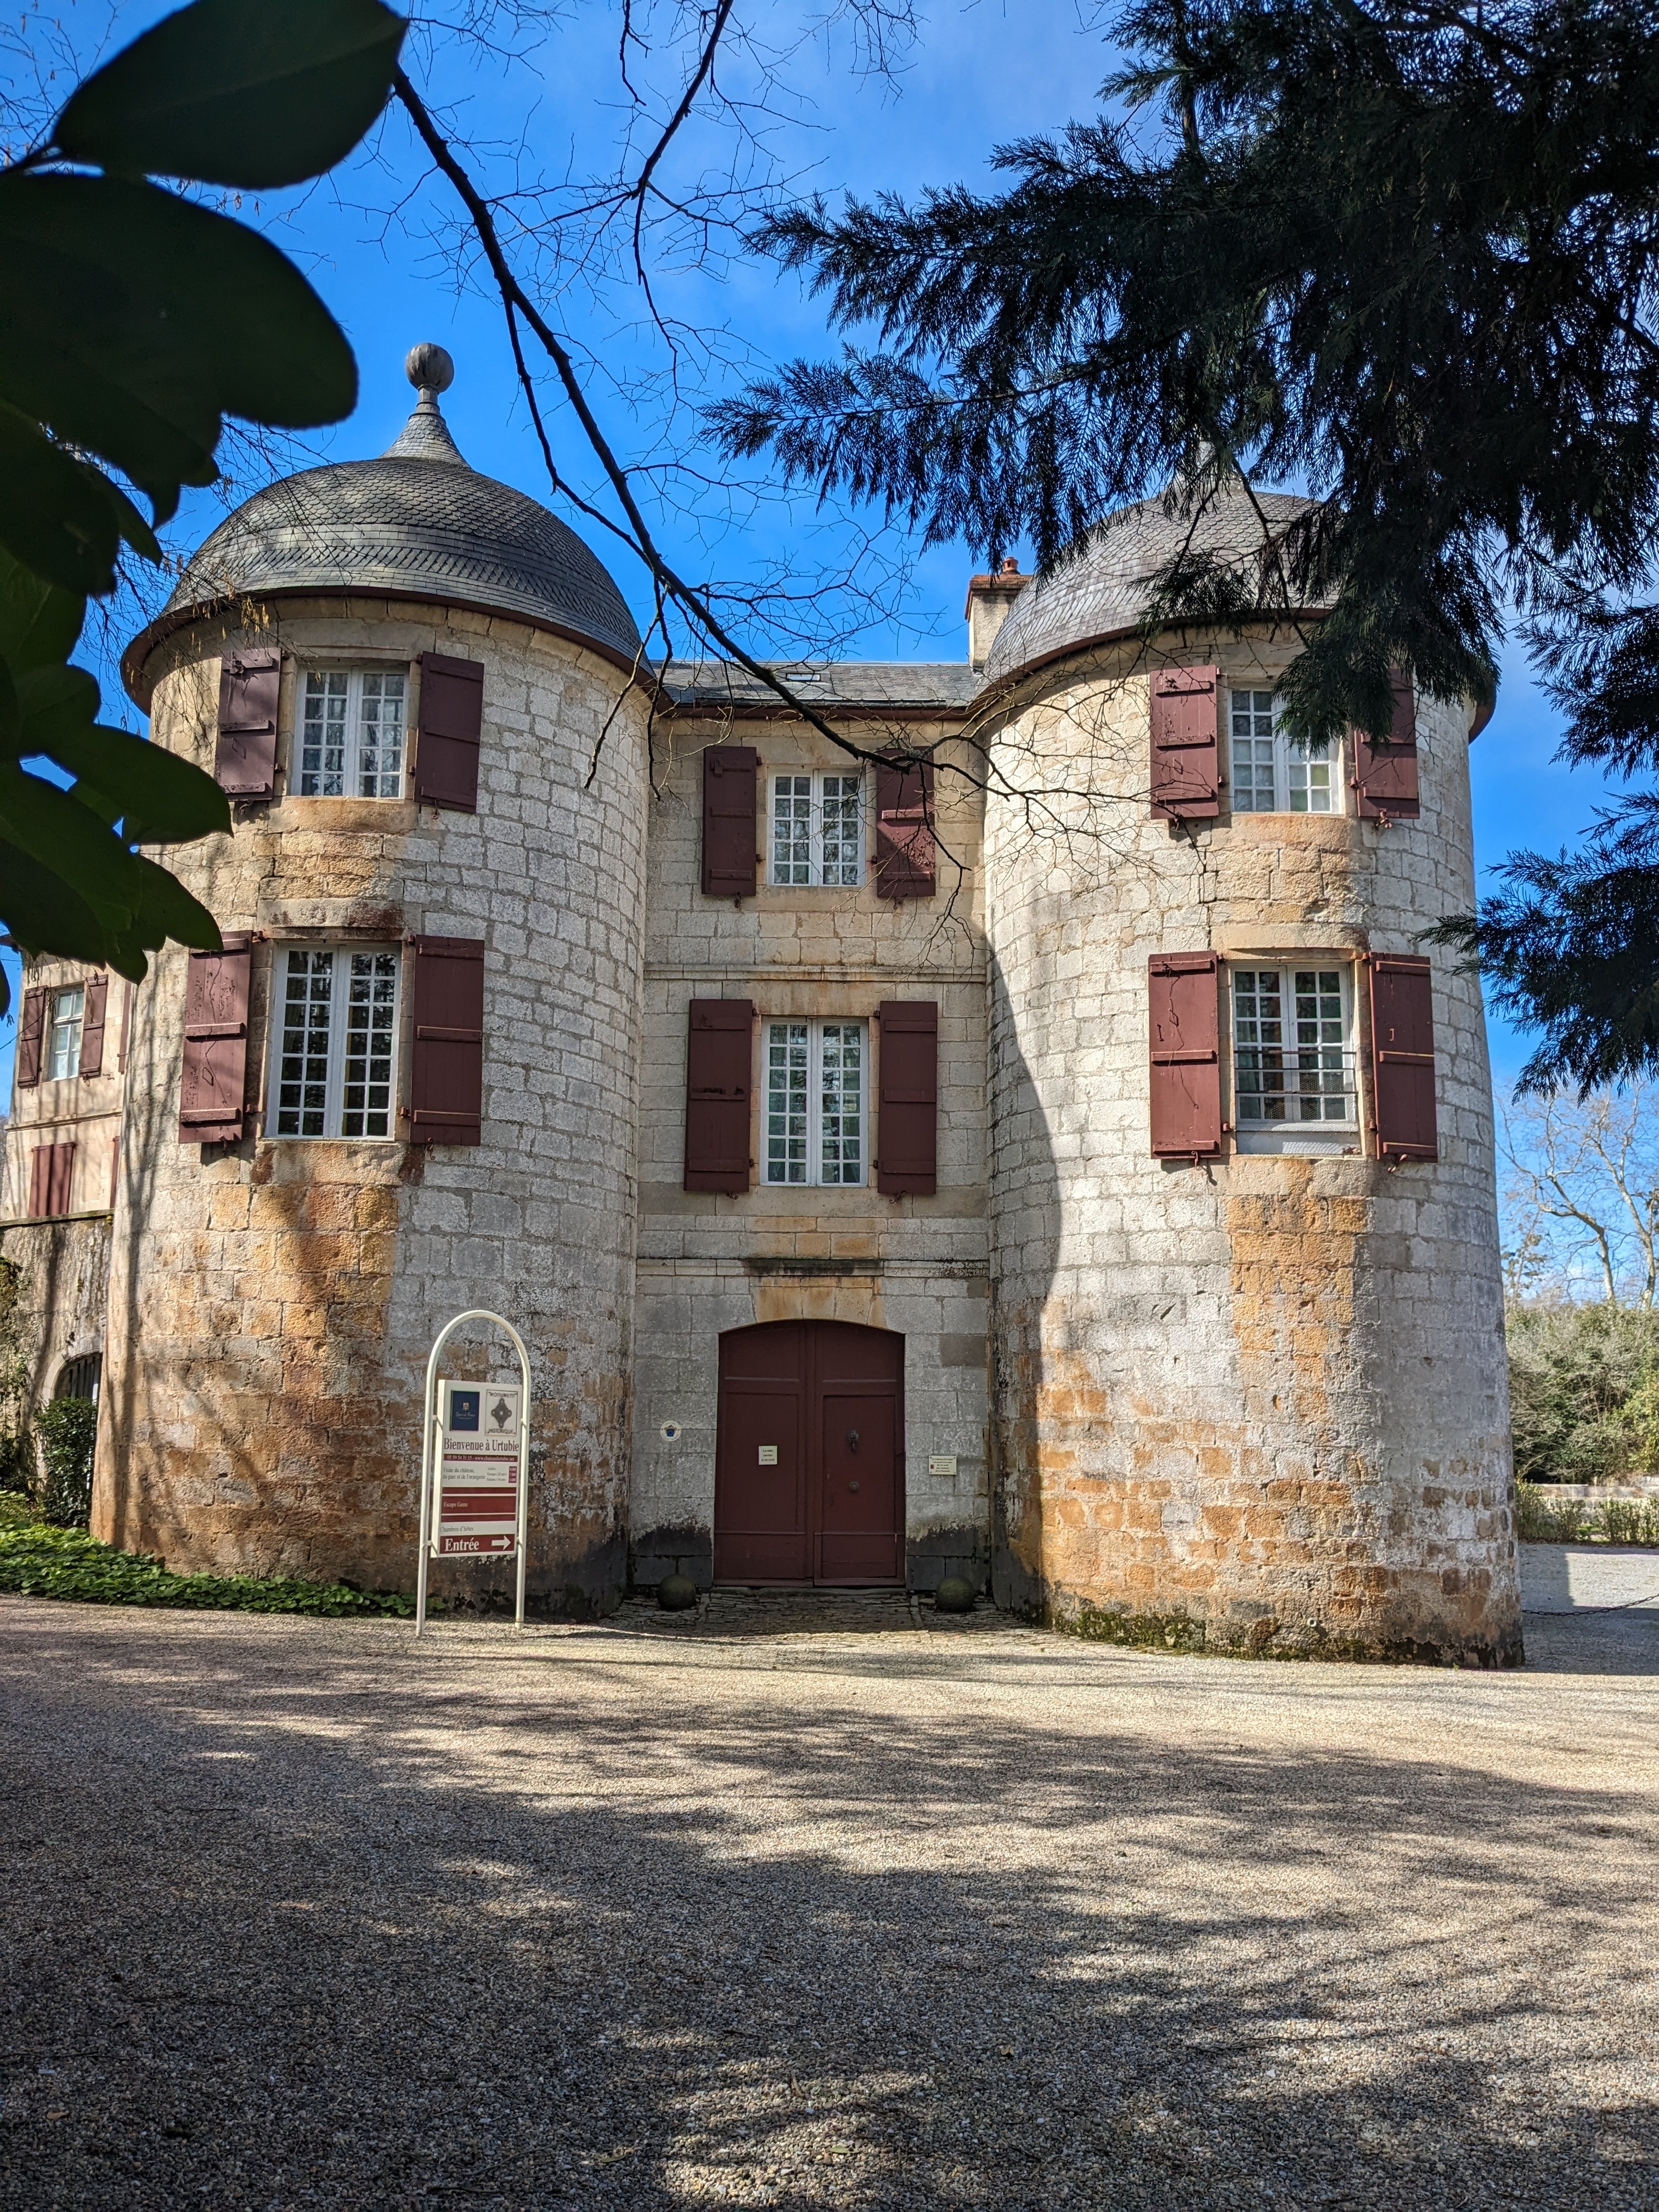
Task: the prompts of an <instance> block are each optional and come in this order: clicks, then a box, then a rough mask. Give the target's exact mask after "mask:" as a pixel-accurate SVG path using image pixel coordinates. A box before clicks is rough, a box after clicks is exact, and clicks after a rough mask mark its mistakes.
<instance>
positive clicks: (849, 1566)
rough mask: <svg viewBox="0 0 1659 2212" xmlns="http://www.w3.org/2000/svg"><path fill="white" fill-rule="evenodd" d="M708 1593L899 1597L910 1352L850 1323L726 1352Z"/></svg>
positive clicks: (735, 1338)
mask: <svg viewBox="0 0 1659 2212" xmlns="http://www.w3.org/2000/svg"><path fill="white" fill-rule="evenodd" d="M714 1580H715V1581H716V1582H717V1583H750V1584H754V1583H773V1584H783V1585H788V1584H791V1583H794V1584H803V1583H812V1584H817V1585H818V1586H819V1587H824V1586H828V1587H830V1588H835V1587H840V1588H842V1589H895V1588H902V1586H903V1583H904V1339H903V1338H902V1336H900V1335H898V1334H896V1333H895V1332H894V1331H893V1330H891V1329H885V1328H865V1327H863V1326H861V1325H860V1324H858V1323H855V1322H839V1321H776V1322H758V1323H757V1324H756V1325H755V1326H754V1327H752V1328H732V1329H727V1330H726V1333H725V1334H724V1335H722V1337H721V1338H720V1413H719V1422H718V1428H717V1432H716V1442H715V1460H714Z"/></svg>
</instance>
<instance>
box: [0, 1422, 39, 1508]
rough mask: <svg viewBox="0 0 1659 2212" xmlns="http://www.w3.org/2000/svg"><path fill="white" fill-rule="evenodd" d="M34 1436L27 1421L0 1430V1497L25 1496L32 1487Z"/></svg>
mask: <svg viewBox="0 0 1659 2212" xmlns="http://www.w3.org/2000/svg"><path fill="white" fill-rule="evenodd" d="M35 1464H36V1462H35V1457H34V1437H33V1433H32V1432H31V1431H30V1429H29V1427H28V1425H27V1422H25V1423H22V1424H21V1425H19V1426H18V1427H17V1428H15V1429H8V1430H4V1431H0V1498H3V1497H15V1498H27V1496H28V1494H29V1492H31V1491H32V1490H33V1487H34V1471H35Z"/></svg>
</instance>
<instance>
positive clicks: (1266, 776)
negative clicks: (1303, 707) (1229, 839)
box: [1230, 691, 1342, 814]
mask: <svg viewBox="0 0 1659 2212" xmlns="http://www.w3.org/2000/svg"><path fill="white" fill-rule="evenodd" d="M1231 755H1232V757H1231V770H1230V772H1231V777H1232V786H1231V788H1232V805H1233V812H1234V813H1235V814H1340V812H1341V811H1342V809H1341V807H1340V804H1339V803H1338V802H1339V797H1340V787H1339V784H1338V781H1337V773H1336V771H1337V765H1338V763H1337V762H1336V760H1335V758H1334V748H1333V747H1332V744H1331V742H1330V739H1329V738H1320V739H1319V741H1318V742H1317V744H1312V745H1306V746H1304V745H1299V744H1296V743H1295V742H1294V741H1293V740H1292V739H1291V738H1290V737H1288V736H1287V735H1286V734H1285V732H1284V731H1283V730H1282V729H1281V728H1280V727H1279V701H1278V699H1277V697H1276V696H1274V694H1273V692H1271V691H1235V692H1234V693H1233V695H1232V744H1231Z"/></svg>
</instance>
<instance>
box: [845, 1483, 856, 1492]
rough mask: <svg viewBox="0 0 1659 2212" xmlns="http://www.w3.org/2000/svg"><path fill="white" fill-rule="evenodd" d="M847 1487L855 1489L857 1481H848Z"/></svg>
mask: <svg viewBox="0 0 1659 2212" xmlns="http://www.w3.org/2000/svg"><path fill="white" fill-rule="evenodd" d="M847 1487H848V1489H849V1490H856V1489H857V1488H858V1485H857V1483H856V1482H849V1483H848V1486H847Z"/></svg>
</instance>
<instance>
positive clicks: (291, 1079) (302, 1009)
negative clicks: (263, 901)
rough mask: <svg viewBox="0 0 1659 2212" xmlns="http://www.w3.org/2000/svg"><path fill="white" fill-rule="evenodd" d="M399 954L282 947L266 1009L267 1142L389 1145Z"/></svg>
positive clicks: (394, 1106)
mask: <svg viewBox="0 0 1659 2212" xmlns="http://www.w3.org/2000/svg"><path fill="white" fill-rule="evenodd" d="M402 964H403V963H402V961H401V960H400V958H399V957H398V954H397V953H396V952H394V951H391V950H389V949H388V948H387V947H386V946H383V945H376V946H372V947H369V948H367V949H365V950H362V951H359V950H358V949H357V947H356V946H355V945H342V946H325V945H279V946H278V948H277V951H276V973H275V975H274V977H273V984H274V988H273V991H272V1006H271V1024H270V1026H271V1039H272V1042H271V1064H270V1115H269V1116H268V1119H267V1122H266V1133H267V1134H268V1135H270V1136H273V1137H390V1136H391V1135H392V1133H393V1129H394V1125H395V1120H396V1112H397V1095H396V1082H397V1073H398V975H399V970H400V969H401V967H402Z"/></svg>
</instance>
